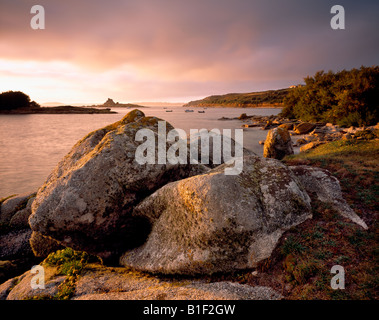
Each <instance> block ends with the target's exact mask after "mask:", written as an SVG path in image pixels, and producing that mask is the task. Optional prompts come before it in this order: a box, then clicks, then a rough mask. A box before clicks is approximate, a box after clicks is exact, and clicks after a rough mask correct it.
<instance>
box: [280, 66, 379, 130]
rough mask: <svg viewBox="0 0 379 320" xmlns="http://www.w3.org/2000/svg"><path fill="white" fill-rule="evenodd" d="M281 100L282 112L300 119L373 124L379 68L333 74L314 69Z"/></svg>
mask: <svg viewBox="0 0 379 320" xmlns="http://www.w3.org/2000/svg"><path fill="white" fill-rule="evenodd" d="M304 81H305V86H299V87H296V88H294V89H292V90H290V92H289V93H288V95H287V96H286V98H285V99H284V108H283V110H282V115H283V116H285V117H290V118H297V119H301V120H303V121H323V122H331V123H334V124H339V125H341V126H362V125H373V124H376V123H377V122H378V121H379V67H378V66H374V67H363V66H362V67H361V68H360V69H352V70H350V71H346V70H343V71H341V72H337V73H334V72H332V71H329V72H327V73H325V72H324V71H319V72H317V73H316V74H315V75H314V76H313V77H309V76H308V77H306V78H305V79H304Z"/></svg>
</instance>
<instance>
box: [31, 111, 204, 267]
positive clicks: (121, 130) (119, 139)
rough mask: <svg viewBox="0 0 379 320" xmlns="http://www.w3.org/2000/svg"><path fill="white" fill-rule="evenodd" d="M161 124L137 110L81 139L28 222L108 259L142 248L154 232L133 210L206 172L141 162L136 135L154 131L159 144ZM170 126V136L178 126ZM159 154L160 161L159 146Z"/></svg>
mask: <svg viewBox="0 0 379 320" xmlns="http://www.w3.org/2000/svg"><path fill="white" fill-rule="evenodd" d="M158 121H160V119H158V118H156V117H145V115H144V114H143V112H141V111H139V110H133V111H131V112H130V113H128V114H127V115H126V116H125V117H124V118H123V119H122V120H120V121H119V122H116V123H114V124H112V125H109V126H107V127H105V128H102V129H99V130H96V131H94V132H92V133H90V134H88V135H87V136H86V137H84V138H83V139H82V140H80V141H79V142H78V143H77V144H76V145H75V146H74V147H73V148H72V150H71V151H70V152H69V153H68V154H67V155H66V156H65V157H64V159H63V160H62V161H61V162H60V163H59V164H58V165H57V167H56V168H55V170H54V171H53V172H52V173H51V174H50V176H49V177H48V178H47V181H46V182H45V183H44V184H43V185H42V187H41V188H40V189H39V190H38V193H37V196H36V199H35V200H34V202H33V205H32V215H31V216H30V218H29V223H30V226H31V228H32V230H33V231H37V232H39V233H41V234H43V235H47V236H50V237H51V238H53V239H56V240H58V241H59V242H61V243H62V244H63V245H64V246H69V247H72V248H74V249H77V250H84V251H88V252H90V253H93V254H98V255H99V256H101V257H102V258H105V259H106V258H111V257H117V254H118V252H119V251H120V250H121V252H122V251H124V250H125V249H126V248H133V247H135V246H137V245H140V244H141V243H142V242H143V241H144V240H145V239H146V236H147V234H148V233H149V231H150V230H149V225H148V224H147V223H146V221H145V220H144V219H142V218H138V217H136V218H132V217H131V215H130V214H131V212H132V209H133V207H134V206H135V205H136V204H138V203H139V202H140V201H141V200H142V199H144V198H145V197H146V196H148V195H149V194H151V193H153V192H154V191H155V190H157V189H158V188H160V187H162V186H163V185H165V184H167V183H168V182H170V181H176V180H178V179H182V178H186V177H189V176H191V175H194V174H197V173H199V172H204V170H205V169H202V168H204V166H193V165H192V166H190V165H185V164H183V165H180V164H170V163H167V164H143V165H141V164H139V163H137V161H136V159H135V153H136V149H137V147H138V146H140V145H141V144H142V142H138V141H136V139H135V136H136V133H137V131H138V130H140V129H150V130H151V131H152V132H153V135H154V138H155V140H156V141H157V140H158ZM166 125H167V131H166V133H167V132H168V131H169V130H171V129H173V127H172V126H171V125H170V124H168V123H167V124H166ZM171 145H172V143H168V142H167V143H166V145H165V146H166V150H167V149H168V148H169V147H170V146H171ZM166 150H164V151H166ZM154 151H155V155H156V159H157V154H158V143H157V142H156V143H155V149H154ZM197 170H199V171H197ZM117 259H118V258H117Z"/></svg>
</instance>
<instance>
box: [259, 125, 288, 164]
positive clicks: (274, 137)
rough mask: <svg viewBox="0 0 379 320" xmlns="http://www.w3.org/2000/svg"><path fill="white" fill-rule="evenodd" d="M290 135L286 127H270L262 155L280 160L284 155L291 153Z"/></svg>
mask: <svg viewBox="0 0 379 320" xmlns="http://www.w3.org/2000/svg"><path fill="white" fill-rule="evenodd" d="M293 153H294V152H293V147H292V140H291V136H290V134H289V132H288V130H287V129H286V128H280V127H278V128H275V129H271V130H270V131H269V132H268V133H267V138H266V141H265V143H264V147H263V156H264V157H265V158H273V159H278V160H281V159H283V158H284V156H286V155H291V154H293Z"/></svg>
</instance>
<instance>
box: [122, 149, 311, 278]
mask: <svg viewBox="0 0 379 320" xmlns="http://www.w3.org/2000/svg"><path fill="white" fill-rule="evenodd" d="M228 166H230V164H223V165H221V166H219V167H217V168H215V169H213V170H211V171H210V172H209V173H207V174H204V175H198V176H195V177H191V178H188V179H184V180H181V181H177V182H173V183H170V184H168V185H166V186H164V187H162V188H161V189H159V190H158V191H156V192H155V193H154V194H152V195H151V196H150V197H148V198H147V199H145V200H144V201H143V202H142V203H140V204H139V205H138V206H137V207H136V208H135V210H134V212H133V216H135V217H141V218H147V219H148V220H149V221H150V223H151V225H153V227H152V231H151V233H150V235H149V237H148V240H147V241H146V243H145V244H144V245H143V246H141V247H139V248H137V249H134V250H130V251H128V252H126V253H125V254H124V255H123V256H122V258H121V259H120V262H121V264H123V265H125V266H131V267H134V268H136V269H140V270H145V271H150V272H162V273H167V274H170V273H176V274H178V273H179V274H198V273H200V274H201V273H203V274H212V273H214V272H229V271H234V270H237V269H245V268H251V267H255V266H256V265H257V263H258V262H259V261H261V260H263V259H266V258H268V257H269V256H270V255H271V253H272V250H273V249H274V248H275V246H276V244H277V241H278V240H279V238H280V237H281V235H282V234H283V232H284V231H286V230H288V229H289V228H291V227H292V226H295V225H298V224H300V223H302V222H303V221H305V220H306V219H308V218H310V217H311V207H310V198H309V196H308V195H307V193H306V192H305V191H304V189H303V188H302V186H301V185H300V183H299V182H298V180H297V178H296V176H295V175H294V174H293V172H292V171H291V170H289V169H288V168H287V167H286V166H285V165H284V164H282V163H281V162H280V161H277V160H274V159H264V158H260V157H255V156H250V157H245V158H244V169H243V171H242V172H241V173H240V174H239V175H225V174H224V170H225V168H226V167H228Z"/></svg>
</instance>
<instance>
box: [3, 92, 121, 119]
mask: <svg viewBox="0 0 379 320" xmlns="http://www.w3.org/2000/svg"><path fill="white" fill-rule="evenodd" d="M99 107H104V106H99ZM99 113H101V114H103V113H106V114H109V113H117V112H115V111H111V109H110V108H103V109H101V108H98V107H91V108H87V107H73V106H58V107H41V106H40V105H39V104H38V103H37V102H35V101H31V99H30V97H29V96H28V95H26V94H25V93H23V92H20V91H7V92H3V93H1V94H0V114H99Z"/></svg>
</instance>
